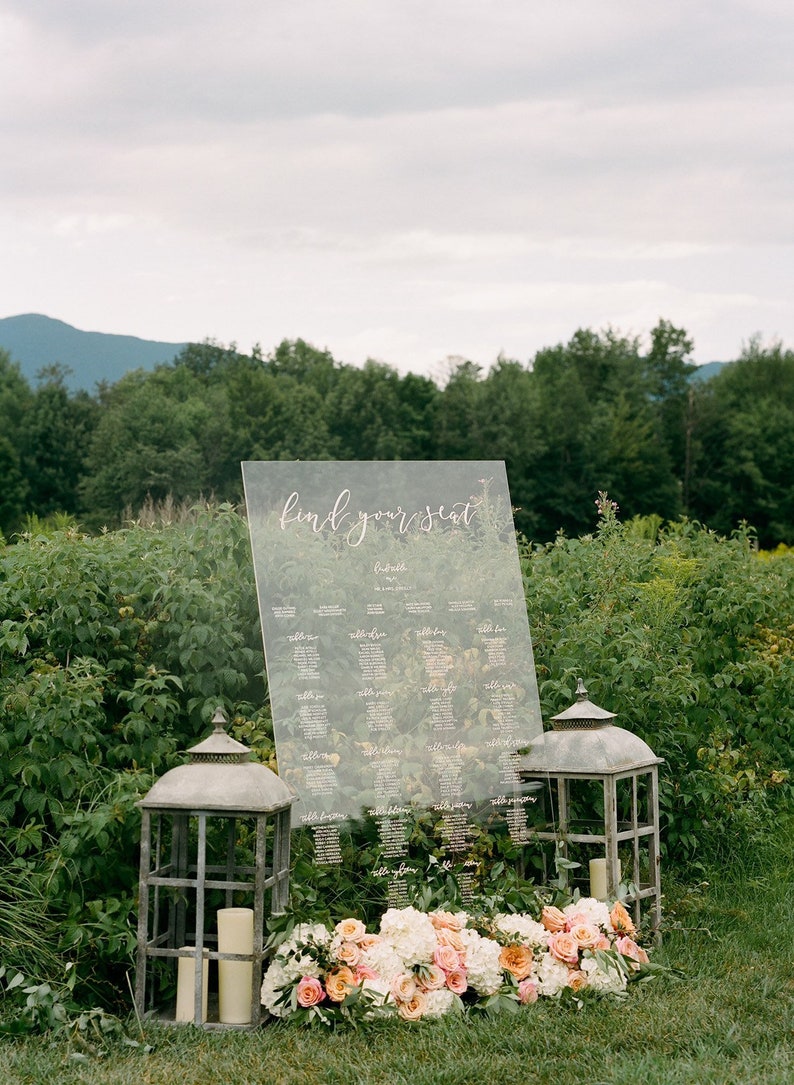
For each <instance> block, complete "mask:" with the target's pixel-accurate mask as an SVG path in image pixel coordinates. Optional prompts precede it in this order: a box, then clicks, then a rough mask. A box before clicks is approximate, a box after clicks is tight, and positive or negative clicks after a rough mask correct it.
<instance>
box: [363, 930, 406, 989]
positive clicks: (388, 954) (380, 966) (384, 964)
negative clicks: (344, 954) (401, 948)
mask: <svg viewBox="0 0 794 1085" xmlns="http://www.w3.org/2000/svg"><path fill="white" fill-rule="evenodd" d="M361 961H362V964H368V965H369V967H370V968H372V969H374V971H375V972H377V973H378V975H379V976H380V978H381V980H382V982H383V984H384V985H385V989H386V991H388V990H389V987H390V985H391V981H392V980H393V979H394V977H395V976H399V974H400V973H401V972H404V971H405V966H404V964H403V961H402V957H400V956H399V954H397V953H396V952H395V951H394V949H393V948H392V946H390V945H389V943H388V942H375V944H374V945H372V946H370V947H369V948H368V949H366V950H364V952H363V953H362V955H361Z"/></svg>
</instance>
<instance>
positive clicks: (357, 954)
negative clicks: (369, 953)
mask: <svg viewBox="0 0 794 1085" xmlns="http://www.w3.org/2000/svg"><path fill="white" fill-rule="evenodd" d="M336 959H337V960H338V961H341V963H342V964H348V965H350V967H351V968H355V967H356V965H357V964H358V963H359V961H360V960H361V946H359V945H356V943H355V942H342V943H341V945H339V946H337V949H336Z"/></svg>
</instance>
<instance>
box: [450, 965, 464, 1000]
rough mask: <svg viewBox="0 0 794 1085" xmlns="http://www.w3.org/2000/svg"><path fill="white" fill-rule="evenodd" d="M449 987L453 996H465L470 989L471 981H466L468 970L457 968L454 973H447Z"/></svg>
mask: <svg viewBox="0 0 794 1085" xmlns="http://www.w3.org/2000/svg"><path fill="white" fill-rule="evenodd" d="M447 987H448V988H449V989H450V991H452V993H453V995H462V994H465V993H466V991H467V990H468V987H469V981H468V980H467V979H466V969H465V968H456V969H454V970H453V971H452V972H447Z"/></svg>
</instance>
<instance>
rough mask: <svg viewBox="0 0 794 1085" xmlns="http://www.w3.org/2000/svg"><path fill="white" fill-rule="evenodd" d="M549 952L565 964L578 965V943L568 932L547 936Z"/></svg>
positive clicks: (558, 932)
mask: <svg viewBox="0 0 794 1085" xmlns="http://www.w3.org/2000/svg"><path fill="white" fill-rule="evenodd" d="M549 952H550V953H551V955H552V957H556V958H557V960H558V961H563V962H564V963H565V964H578V963H579V943H578V942H577V941H576V939H575V938H574V937H573V935H572V934H570V932H569V931H557V933H556V934H550V935H549Z"/></svg>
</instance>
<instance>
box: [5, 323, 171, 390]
mask: <svg viewBox="0 0 794 1085" xmlns="http://www.w3.org/2000/svg"><path fill="white" fill-rule="evenodd" d="M185 346H187V344H186V343H158V342H155V341H154V340H151V339H138V338H137V337H136V336H134V335H107V334H105V333H104V332H84V331H80V330H79V329H78V328H73V327H72V326H71V324H65V323H64V322H63V321H62V320H53V319H52V318H51V317H48V316H40V315H38V314H37V313H28V314H26V315H25V316H9V317H5V319H0V348H2V349H4V350H7V351H8V353H9V354H10V355H11V360H12V361H14V362H18V363H19V368H20V370H21V371H22V375H23V376H24V377H25V378H26V380H28V381H29V382H30V384H34V383H35V378H36V374H37V373H38V371H39V370H40V369H43V368H44V367H45V366H49V365H55V364H56V363H60V364H61V365H64V366H67V367H68V368H69V369H70V370H71V373H68V374H67V377H66V384H67V387H69V388H70V389H72V390H77V389H78V388H83V389H85V390H86V391H87V392H94V391H95V389H96V385H97V384H98V383H99V382H100V381H106V382H107V383H108V384H115V383H116V381H117V380H119V379H120V378H121V377H123V376H124V374H125V373H127V372H129V370H131V369H154V367H155V366H156V365H160V364H161V363H163V362H172V361H173V360H174V358H175V357H176V356H177V354H179V353H180V351H181V350H182V349H183V348H184V347H185Z"/></svg>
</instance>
